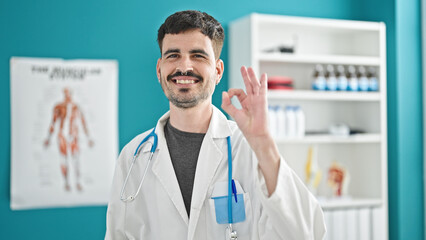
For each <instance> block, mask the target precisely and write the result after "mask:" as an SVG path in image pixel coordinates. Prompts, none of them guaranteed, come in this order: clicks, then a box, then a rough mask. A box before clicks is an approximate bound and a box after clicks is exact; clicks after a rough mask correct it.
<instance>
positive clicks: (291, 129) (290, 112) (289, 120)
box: [285, 106, 296, 138]
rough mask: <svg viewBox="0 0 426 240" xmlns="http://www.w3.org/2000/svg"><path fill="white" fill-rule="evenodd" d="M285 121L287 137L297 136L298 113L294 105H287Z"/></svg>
mask: <svg viewBox="0 0 426 240" xmlns="http://www.w3.org/2000/svg"><path fill="white" fill-rule="evenodd" d="M285 123H286V133H287V135H286V137H287V138H294V137H295V136H296V114H295V112H294V108H293V106H286V108H285Z"/></svg>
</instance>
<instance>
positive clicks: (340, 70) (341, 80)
mask: <svg viewBox="0 0 426 240" xmlns="http://www.w3.org/2000/svg"><path fill="white" fill-rule="evenodd" d="M337 90H340V91H346V90H348V78H347V77H346V72H345V68H344V67H343V66H342V65H339V66H337Z"/></svg>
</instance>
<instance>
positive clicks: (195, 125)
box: [170, 101, 213, 133]
mask: <svg viewBox="0 0 426 240" xmlns="http://www.w3.org/2000/svg"><path fill="white" fill-rule="evenodd" d="M212 114H213V106H212V105H211V103H210V102H209V101H205V102H202V103H200V104H198V105H197V106H195V107H192V108H187V109H182V108H178V107H176V106H174V105H173V104H171V103H170V124H171V125H172V126H173V127H174V128H177V129H179V130H181V131H184V132H191V133H206V132H207V129H208V128H209V124H210V119H211V117H212Z"/></svg>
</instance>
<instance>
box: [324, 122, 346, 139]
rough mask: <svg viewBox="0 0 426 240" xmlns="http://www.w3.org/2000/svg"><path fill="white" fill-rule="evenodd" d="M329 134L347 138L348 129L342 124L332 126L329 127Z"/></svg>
mask: <svg viewBox="0 0 426 240" xmlns="http://www.w3.org/2000/svg"><path fill="white" fill-rule="evenodd" d="M329 133H330V134H331V135H334V136H349V133H350V128H349V126H348V125H346V124H343V123H337V124H332V125H330V127H329Z"/></svg>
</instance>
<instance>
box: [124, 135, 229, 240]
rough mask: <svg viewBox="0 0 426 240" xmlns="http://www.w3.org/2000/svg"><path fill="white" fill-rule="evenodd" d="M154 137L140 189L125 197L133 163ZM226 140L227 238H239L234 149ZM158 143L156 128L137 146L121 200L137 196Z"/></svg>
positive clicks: (131, 199)
mask: <svg viewBox="0 0 426 240" xmlns="http://www.w3.org/2000/svg"><path fill="white" fill-rule="evenodd" d="M151 137H153V138H154V142H153V143H152V146H151V150H150V153H149V157H148V164H147V165H146V167H145V170H144V173H143V175H142V180H141V181H140V183H139V186H138V189H137V191H136V193H135V194H134V195H129V196H128V197H124V196H123V195H124V191H125V189H126V185H127V181H128V180H129V177H130V174H131V172H132V169H133V165H134V164H135V162H136V159H137V158H138V156H139V153H140V151H141V149H142V148H141V146H142V145H143V144H144V143H147V142H148V139H149V138H151ZM226 141H227V143H228V223H229V225H228V227H227V228H226V233H225V234H226V238H227V239H230V240H237V231H235V230H234V229H233V218H232V194H233V192H234V194H235V197H236V194H237V192H236V188H235V183H234V182H233V180H232V149H231V137H230V136H228V137H226ZM157 143H158V137H157V134H156V133H155V128H154V129H153V130H152V131H151V133H149V134H148V135H147V136H146V137H145V138H144V139H143V140H142V141H141V142H140V143H139V145H138V147H137V148H136V151H135V153H134V154H133V159H132V163H131V164H130V168H129V171H128V172H127V176H126V179H125V180H124V184H123V187H122V188H121V193H120V200H121V201H123V202H129V201H133V200H134V199H135V198H136V196H137V195H138V194H139V191H140V190H141V187H142V184H143V181H144V180H145V175H146V173H147V171H148V167H149V165H150V163H151V160H152V157H153V156H154V152H155V150H156V149H157Z"/></svg>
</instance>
